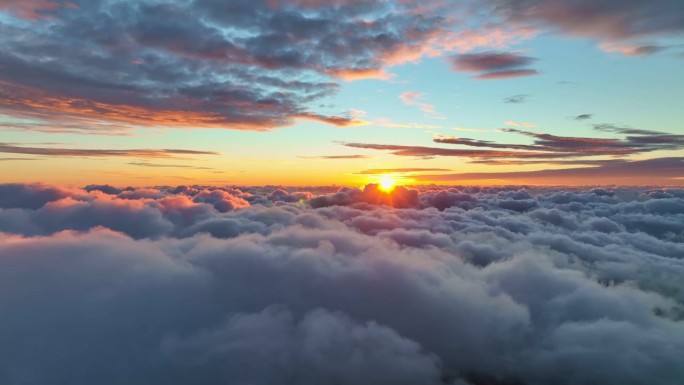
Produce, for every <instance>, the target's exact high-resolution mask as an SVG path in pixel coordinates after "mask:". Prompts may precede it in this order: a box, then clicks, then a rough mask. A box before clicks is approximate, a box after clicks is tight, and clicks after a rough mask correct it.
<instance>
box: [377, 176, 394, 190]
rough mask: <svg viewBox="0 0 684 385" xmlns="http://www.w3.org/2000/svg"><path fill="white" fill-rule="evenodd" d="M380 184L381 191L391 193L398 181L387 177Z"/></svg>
mask: <svg viewBox="0 0 684 385" xmlns="http://www.w3.org/2000/svg"><path fill="white" fill-rule="evenodd" d="M378 183H379V184H380V190H382V191H384V192H391V191H392V190H394V185H395V184H396V181H395V180H394V178H392V177H391V176H387V175H385V176H383V177H381V178H380V179H379V180H378Z"/></svg>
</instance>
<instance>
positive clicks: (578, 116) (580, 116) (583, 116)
mask: <svg viewBox="0 0 684 385" xmlns="http://www.w3.org/2000/svg"><path fill="white" fill-rule="evenodd" d="M593 117H594V114H581V115H577V116H575V117H573V119H575V120H589V119H591V118H593Z"/></svg>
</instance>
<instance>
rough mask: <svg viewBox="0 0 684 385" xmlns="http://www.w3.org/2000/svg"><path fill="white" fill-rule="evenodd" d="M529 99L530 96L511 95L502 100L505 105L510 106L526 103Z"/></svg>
mask: <svg viewBox="0 0 684 385" xmlns="http://www.w3.org/2000/svg"><path fill="white" fill-rule="evenodd" d="M529 99H530V95H525V94H519V95H513V96H509V97H507V98H504V102H505V103H511V104H521V103H526V102H527V101H528V100H529Z"/></svg>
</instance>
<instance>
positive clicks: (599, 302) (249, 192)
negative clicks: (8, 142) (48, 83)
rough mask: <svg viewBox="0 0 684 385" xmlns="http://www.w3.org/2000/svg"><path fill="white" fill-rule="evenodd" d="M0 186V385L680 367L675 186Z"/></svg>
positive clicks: (420, 380) (617, 376) (430, 378)
mask: <svg viewBox="0 0 684 385" xmlns="http://www.w3.org/2000/svg"><path fill="white" fill-rule="evenodd" d="M0 190H2V191H4V192H6V193H9V194H10V196H11V199H9V198H7V196H8V195H7V194H1V195H0V197H3V201H2V208H1V209H0V231H3V232H4V233H0V293H5V295H0V310H1V311H2V313H3V314H4V316H3V317H2V318H1V319H0V343H1V344H2V346H3V347H5V349H2V351H0V378H1V379H2V380H3V382H4V383H8V384H29V385H32V384H44V383H47V382H54V381H58V382H65V383H70V384H91V383H99V384H119V383H122V382H127V383H146V384H214V383H259V384H283V383H286V384H290V383H291V384H321V383H338V384H359V383H369V382H371V383H377V384H403V383H406V384H461V385H462V384H471V385H475V384H483V383H484V384H506V383H522V384H548V383H554V384H591V383H602V384H632V383H633V384H642V383H650V384H660V385H666V384H668V385H669V384H675V383H679V382H681V381H682V380H684V370H683V369H682V367H681V365H680V361H681V360H680V359H679V355H678V352H679V351H681V349H683V348H684V286H682V280H681V277H682V276H684V263H683V260H682V256H684V247H683V246H682V245H684V226H683V225H682V224H683V223H684V191H682V190H676V189H668V190H664V189H652V190H651V189H627V188H614V189H593V190H582V189H555V188H527V189H521V188H515V187H506V188H497V187H467V188H465V187H461V188H458V187H452V188H446V189H438V188H435V187H423V188H417V189H410V188H405V187H397V188H396V189H395V190H394V192H393V193H390V194H387V193H383V192H381V191H379V190H378V188H377V186H375V185H369V186H367V187H366V188H365V189H350V188H343V189H341V190H339V191H337V192H332V191H331V190H330V189H329V188H315V189H310V191H306V189H304V188H297V189H289V188H288V189H286V188H280V187H241V188H235V187H219V186H180V187H165V186H158V187H155V188H148V189H137V188H116V187H112V186H88V187H87V188H85V189H62V188H58V187H52V186H45V185H0ZM105 191H106V192H105ZM381 194H385V195H381ZM392 194H396V196H392ZM250 202H252V203H250ZM618 351H619V352H621V353H620V354H616V352H618ZM558 368H568V369H567V370H558Z"/></svg>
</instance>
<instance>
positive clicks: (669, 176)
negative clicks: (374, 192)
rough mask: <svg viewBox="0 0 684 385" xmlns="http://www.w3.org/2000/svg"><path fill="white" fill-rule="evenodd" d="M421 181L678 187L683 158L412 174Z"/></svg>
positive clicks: (682, 176)
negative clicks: (660, 185)
mask: <svg viewBox="0 0 684 385" xmlns="http://www.w3.org/2000/svg"><path fill="white" fill-rule="evenodd" d="M413 178H414V179H416V180H420V181H433V182H434V181H454V182H456V181H459V180H487V179H501V180H506V181H517V182H521V181H536V182H539V181H545V182H546V183H550V184H562V183H567V184H588V183H594V184H606V183H609V184H610V183H612V184H627V185H647V184H650V183H653V181H655V180H657V181H659V183H664V184H668V183H670V184H681V183H682V180H683V178H684V158H654V159H647V160H638V161H622V162H615V163H612V162H608V163H603V164H601V163H598V166H597V167H580V168H566V169H548V170H536V171H509V172H480V173H460V174H443V175H427V174H426V175H415V176H413Z"/></svg>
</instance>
